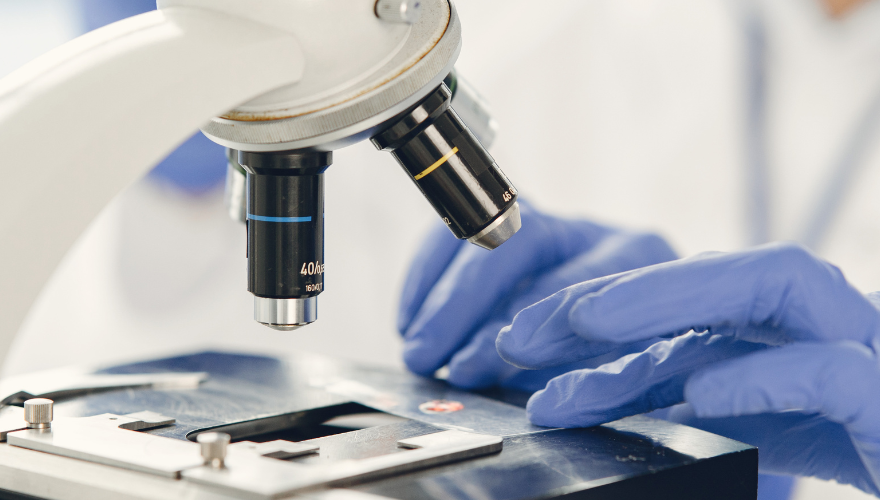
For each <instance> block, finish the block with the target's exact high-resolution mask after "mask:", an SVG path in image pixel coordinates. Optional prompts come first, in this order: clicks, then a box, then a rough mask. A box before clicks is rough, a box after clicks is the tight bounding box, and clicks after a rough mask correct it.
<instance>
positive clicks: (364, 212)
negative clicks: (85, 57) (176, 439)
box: [0, 0, 880, 498]
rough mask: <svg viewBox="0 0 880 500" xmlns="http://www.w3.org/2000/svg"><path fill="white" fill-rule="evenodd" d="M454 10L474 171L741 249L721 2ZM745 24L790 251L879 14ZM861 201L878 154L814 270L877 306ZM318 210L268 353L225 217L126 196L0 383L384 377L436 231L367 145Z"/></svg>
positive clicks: (777, 214) (871, 65)
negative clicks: (309, 293)
mask: <svg viewBox="0 0 880 500" xmlns="http://www.w3.org/2000/svg"><path fill="white" fill-rule="evenodd" d="M457 3H458V7H459V11H460V15H461V17H462V23H463V29H464V48H463V52H462V56H461V59H460V62H459V64H458V68H459V70H460V72H461V74H462V75H463V76H464V77H465V78H467V79H468V80H469V81H470V82H471V83H472V84H474V86H475V87H476V88H478V89H479V90H480V91H481V93H482V94H484V96H485V97H486V98H487V99H488V100H489V101H490V103H491V104H492V106H493V109H494V112H495V116H496V118H497V119H498V121H499V123H500V125H501V130H500V133H499V135H498V138H497V142H496V144H495V146H494V147H493V149H492V153H493V155H494V156H495V158H496V159H497V160H498V162H499V164H500V165H501V167H502V169H503V170H504V171H505V172H506V173H507V174H508V176H509V177H510V178H511V180H512V181H513V182H514V184H515V185H516V186H517V188H518V189H519V191H520V193H521V194H522V196H524V197H527V198H528V199H530V200H532V201H533V202H534V203H536V204H537V205H538V206H540V207H542V208H544V209H546V210H548V211H552V212H558V213H564V214H569V215H577V216H584V217H590V218H593V219H597V220H600V221H604V222H608V223H612V224H619V225H624V226H629V227H633V228H641V229H648V230H654V231H658V232H660V233H661V234H663V235H664V236H666V237H667V238H668V239H669V240H670V241H671V242H672V244H673V246H674V247H675V248H676V249H677V250H678V251H679V252H680V254H682V255H690V254H693V253H696V252H700V251H705V250H733V249H737V248H742V247H743V246H745V245H746V244H747V239H746V235H747V234H748V227H747V224H748V220H747V217H746V213H747V211H746V207H745V201H744V200H746V199H747V195H748V189H749V187H748V185H747V183H746V181H745V175H744V169H745V167H744V165H745V161H746V160H745V154H744V142H745V137H744V136H745V134H744V129H745V115H744V107H745V102H746V100H747V96H746V95H745V89H744V82H745V81H746V79H745V78H746V75H745V74H744V73H745V71H746V68H747V64H746V62H745V60H744V58H745V56H744V42H743V37H744V35H743V30H742V29H741V26H740V24H739V18H737V16H735V15H734V10H733V9H732V7H731V4H730V3H728V2H727V1H726V0H663V1H661V0H628V1H621V0H591V1H589V2H585V1H583V0H558V1H554V2H547V3H546V4H545V3H540V2H534V1H527V0H459V1H458V2H457ZM0 5H6V4H3V3H0ZM761 8H762V9H764V11H765V19H766V20H767V23H768V27H769V28H770V32H771V33H772V36H771V37H770V39H769V40H768V43H769V48H770V52H769V57H770V60H771V62H772V63H773V64H772V65H771V71H770V82H771V83H770V86H769V87H768V94H769V99H768V102H769V104H768V113H769V116H770V119H769V122H768V123H769V134H768V143H769V162H770V174H769V175H770V180H771V185H770V189H771V195H772V196H771V203H772V205H771V216H772V219H771V220H772V232H773V236H774V237H775V238H778V239H791V238H794V237H796V235H797V234H798V231H799V228H800V227H801V226H802V225H803V224H805V221H804V218H805V217H806V215H807V214H808V213H809V209H810V207H811V204H814V203H815V199H816V192H817V190H819V189H820V187H821V186H822V185H823V183H824V182H825V179H826V178H827V176H828V175H829V171H828V170H829V168H830V167H831V164H832V158H833V157H834V156H835V155H836V154H838V151H837V150H838V149H839V148H840V147H841V145H842V142H843V140H844V138H845V137H846V136H847V135H848V134H850V133H851V130H850V129H851V128H852V127H853V126H854V124H855V121H856V119H857V116H858V114H859V113H860V112H861V111H862V110H863V109H864V107H865V106H866V103H867V102H868V101H869V100H870V98H871V96H872V95H873V94H874V93H876V92H877V91H878V89H880V29H877V26H880V2H869V3H868V4H867V5H865V6H864V7H862V8H860V10H858V11H857V12H856V13H854V14H853V15H852V16H850V17H849V18H847V19H845V20H844V21H841V22H837V23H830V22H828V20H827V19H826V18H825V16H824V14H823V13H822V11H821V10H820V9H819V7H818V5H816V2H815V0H767V1H766V2H764V3H763V4H762V6H761ZM0 56H2V54H0ZM878 188H880V135H878V137H877V138H876V141H874V142H873V146H872V148H871V152H870V154H869V155H868V157H867V159H866V161H865V162H864V165H863V168H862V171H861V172H860V174H859V176H858V182H856V183H855V187H854V189H853V190H852V191H851V192H850V193H849V194H848V196H847V199H846V203H845V205H844V206H843V207H842V209H841V212H840V214H839V215H840V216H839V217H838V218H837V219H835V223H834V226H833V230H832V232H831V233H830V235H829V238H828V239H827V241H828V244H827V246H826V247H824V248H822V249H821V250H820V253H821V255H822V256H824V257H826V258H828V259H829V260H831V261H832V262H834V263H835V264H837V265H839V266H840V267H841V268H842V269H843V270H844V272H845V273H846V275H847V277H848V278H849V279H850V280H851V281H852V282H853V283H855V284H856V285H857V286H858V287H860V289H862V290H863V291H872V290H880V258H878V256H880V199H878V197H877V196H875V195H874V192H875V190H877V189H878ZM326 199H327V201H326V220H327V239H326V261H327V264H328V265H327V276H326V291H325V292H324V293H323V294H322V295H321V296H320V299H319V303H320V307H319V321H318V322H317V323H316V324H314V325H311V326H309V327H307V328H304V329H301V330H299V331H296V332H293V333H279V332H274V331H270V330H268V329H266V328H264V327H261V326H259V325H257V324H255V323H254V322H253V320H252V319H251V315H252V312H251V310H252V309H251V308H252V304H251V298H250V295H249V294H248V293H247V292H246V289H245V288H246V276H245V268H246V261H245V258H244V249H245V242H244V230H243V228H242V227H241V226H238V225H236V224H235V223H232V222H230V221H228V220H227V219H226V215H225V213H224V211H223V210H222V208H221V195H220V193H219V192H217V193H213V194H209V195H206V196H203V197H199V198H192V197H186V196H183V195H181V194H180V193H178V192H175V191H174V190H173V189H170V188H168V187H163V186H159V185H157V184H155V183H152V182H150V181H144V182H141V183H139V184H137V185H136V186H134V187H133V188H131V189H130V190H128V191H127V192H125V193H123V194H122V195H121V196H120V197H119V198H118V199H117V200H116V202H114V204H113V205H112V206H110V207H109V208H108V209H107V211H105V213H104V214H103V215H102V216H101V218H100V219H98V220H97V221H96V222H95V224H94V225H93V226H92V227H91V228H90V230H89V231H88V233H87V234H86V235H84V237H83V238H82V239H81V241H80V242H79V243H78V245H77V247H76V248H75V249H74V251H73V252H72V253H71V254H70V255H69V256H68V258H67V259H66V260H65V261H64V263H63V264H62V266H61V268H60V269H59V272H58V273H57V274H56V276H55V277H54V278H53V280H52V282H51V283H50V285H49V286H48V287H47V289H46V290H45V292H44V293H43V295H42V296H41V298H40V300H39V302H38V304H37V305H36V307H35V308H34V310H33V311H32V314H31V316H30V317H29V319H28V321H27V323H26V324H25V326H24V328H23V330H22V332H21V334H20V335H19V337H18V339H17V340H16V344H15V346H14V350H13V353H12V355H11V356H10V359H9V360H8V361H7V362H6V365H5V367H4V370H5V372H6V373H16V372H23V371H26V370H28V369H34V368H38V367H39V366H40V365H35V364H34V360H35V359H36V354H37V353H39V354H40V355H41V356H42V359H43V361H42V362H43V363H44V364H43V365H42V366H54V365H57V364H62V363H69V362H83V361H85V362H112V361H116V360H118V359H120V358H136V357H146V356H152V355H156V354H161V353H165V352H175V351H180V350H181V349H195V348H198V347H200V346H207V345H219V346H226V347H229V348H236V349H247V350H251V351H256V352H266V353H283V352H285V351H288V350H293V349H305V350H313V351H318V352H325V353H331V354H334V355H338V356H343V357H347V358H352V359H358V360H362V361H369V362H382V363H386V364H398V365H399V364H400V361H399V359H400V356H399V353H400V344H399V339H398V338H397V333H396V332H395V329H394V319H395V313H396V311H395V310H396V301H397V296H398V293H399V289H400V286H401V284H402V281H403V277H404V274H405V272H406V268H407V266H408V263H409V261H410V259H411V258H412V255H413V254H414V253H415V251H416V249H417V247H418V244H419V241H420V239H421V237H422V236H423V234H424V233H425V231H426V230H427V227H428V225H429V224H432V223H435V219H436V216H435V215H434V214H433V212H432V211H431V209H430V208H429V207H428V205H427V202H426V201H425V200H423V199H422V198H421V195H420V194H419V193H418V192H417V191H416V189H415V188H414V187H413V186H412V185H411V183H410V181H408V180H407V179H406V177H405V176H404V175H403V173H402V172H400V171H399V167H398V166H397V165H396V164H395V163H394V162H393V160H392V159H391V158H390V157H388V156H386V155H385V154H384V153H379V152H376V151H375V150H374V148H373V147H372V146H371V145H369V144H360V145H357V146H354V147H352V148H349V149H346V150H343V151H340V152H337V154H336V155H335V159H334V166H332V167H331V168H330V169H329V170H328V173H327V198H326ZM173 248H176V249H178V250H177V251H173V252H172V251H170V250H171V249H173ZM799 494H800V495H801V496H800V498H808V497H807V496H804V495H807V493H803V492H802V493H799ZM834 495H835V498H843V497H841V496H840V495H842V493H840V492H839V491H835V492H834Z"/></svg>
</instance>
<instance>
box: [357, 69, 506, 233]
mask: <svg viewBox="0 0 880 500" xmlns="http://www.w3.org/2000/svg"><path fill="white" fill-rule="evenodd" d="M451 99H452V93H451V92H450V90H449V88H448V87H447V86H446V84H441V85H440V87H438V88H437V90H435V91H434V92H432V93H431V94H430V95H428V97H426V98H425V99H423V100H422V101H421V102H420V103H419V104H417V105H416V106H415V107H413V108H411V109H410V110H408V111H406V112H404V113H402V114H401V115H399V116H397V117H396V118H395V119H394V120H392V123H393V124H392V125H391V126H390V127H388V128H387V129H385V130H384V131H382V132H380V133H379V134H377V135H376V136H374V137H373V138H372V142H373V144H374V145H375V146H376V147H377V148H378V149H380V150H382V151H389V152H391V154H392V155H393V156H394V158H395V159H396V160H397V162H398V163H400V165H401V166H402V167H403V169H404V170H405V171H406V172H407V173H408V174H409V175H410V178H412V179H413V182H415V183H416V185H417V186H418V187H419V189H420V190H421V191H422V193H423V194H424V195H425V197H426V198H427V199H428V201H429V202H430V203H431V205H433V207H434V209H435V210H436V211H437V213H438V214H439V215H440V217H441V218H442V219H443V221H444V222H445V223H446V224H447V226H448V227H449V229H450V230H451V231H452V233H453V234H454V235H455V236H456V238H459V239H466V240H468V241H470V242H471V243H474V244H476V245H479V246H481V247H483V248H487V249H489V250H492V249H494V248H496V247H498V246H499V245H501V244H502V243H504V242H505V241H507V239H508V238H510V237H511V236H513V234H514V233H516V232H517V231H518V230H519V228H520V226H521V222H520V216H519V205H518V204H517V203H516V198H517V193H516V189H515V188H514V187H513V185H512V184H511V183H510V181H509V180H508V179H507V177H506V176H505V175H504V173H503V172H501V169H499V168H498V165H497V164H496V163H495V160H494V159H493V158H492V157H491V156H490V155H489V153H488V152H487V151H486V150H485V148H483V146H482V145H481V144H480V141H478V140H477V138H476V137H474V135H473V134H472V133H471V132H470V130H468V128H467V126H465V124H464V123H463V122H462V120H461V119H460V118H459V116H458V115H457V114H456V113H455V111H454V110H453V109H452V108H451V107H450V105H449V104H450V101H451Z"/></svg>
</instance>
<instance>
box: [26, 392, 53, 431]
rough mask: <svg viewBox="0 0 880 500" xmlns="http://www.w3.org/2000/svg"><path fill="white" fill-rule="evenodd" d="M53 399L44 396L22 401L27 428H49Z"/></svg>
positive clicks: (50, 425)
mask: <svg viewBox="0 0 880 500" xmlns="http://www.w3.org/2000/svg"><path fill="white" fill-rule="evenodd" d="M54 404H55V403H54V401H52V400H51V399H45V398H35V399H28V400H27V401H25V402H24V421H25V422H27V426H28V429H49V428H51V427H52V406H53V405H54Z"/></svg>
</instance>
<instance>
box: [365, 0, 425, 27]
mask: <svg viewBox="0 0 880 500" xmlns="http://www.w3.org/2000/svg"><path fill="white" fill-rule="evenodd" d="M421 13H422V0H378V1H377V2H376V17H378V18H379V19H381V20H383V21H388V22H391V23H406V24H415V23H416V22H417V21H418V20H419V14H421Z"/></svg>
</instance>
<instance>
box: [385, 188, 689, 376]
mask: <svg viewBox="0 0 880 500" xmlns="http://www.w3.org/2000/svg"><path fill="white" fill-rule="evenodd" d="M520 205H521V213H522V229H521V230H520V231H519V233H517V234H516V235H514V236H513V237H512V238H511V239H510V240H509V241H508V242H506V243H505V244H503V245H501V247H499V248H497V249H496V250H493V251H491V252H490V251H488V250H484V249H482V248H479V247H477V246H474V245H471V244H469V243H465V242H462V241H459V240H457V239H455V237H454V236H452V234H450V232H449V230H448V229H447V228H445V227H441V226H438V227H437V228H436V229H435V230H434V231H433V232H432V233H431V235H430V237H429V238H428V239H427V241H426V242H425V244H424V246H423V248H422V250H421V251H420V252H419V253H418V255H417V257H416V261H415V262H414V263H413V265H412V268H411V270H410V273H409V276H408V278H407V280H406V283H405V285H404V289H403V296H402V299H401V306H400V316H399V319H398V328H399V329H400V331H401V333H403V335H404V360H405V361H406V364H407V366H409V368H410V369H411V370H412V371H414V372H416V373H419V374H422V375H427V376H430V375H433V374H434V372H435V371H436V370H437V369H439V368H441V367H443V366H444V365H448V367H449V376H448V381H449V382H450V383H452V384H454V385H456V386H459V387H466V388H482V387H489V386H494V385H503V386H506V387H514V388H518V389H522V390H531V391H534V390H537V389H540V388H542V387H544V385H545V384H546V382H547V381H548V380H549V379H550V378H552V377H554V376H556V375H558V374H560V373H564V372H565V371H567V370H570V369H573V368H575V367H584V366H598V365H599V364H601V363H602V362H604V361H605V359H598V360H588V361H583V360H584V359H586V358H595V357H597V356H600V355H602V354H606V353H609V352H610V351H613V350H615V349H618V350H619V349H620V346H618V345H617V344H605V345H591V346H589V347H588V348H586V349H582V350H581V351H579V352H577V353H572V354H573V356H571V360H572V361H577V362H578V363H577V365H576V366H555V367H553V368H552V369H550V370H547V371H543V372H541V373H535V372H533V371H523V370H520V369H518V368H515V367H513V366H510V365H508V364H507V363H505V362H504V361H502V360H501V358H500V357H499V356H498V353H497V351H496V350H495V338H496V336H497V335H498V331H499V330H500V329H501V328H502V327H504V326H506V325H508V324H510V321H511V320H512V319H513V316H514V314H515V313H516V312H517V311H519V310H521V309H522V308H523V307H526V306H528V305H531V304H533V303H535V302H537V301H539V300H541V299H543V298H545V297H547V296H549V295H551V294H553V293H555V292H557V291H559V290H561V289H563V288H565V287H567V286H569V285H572V284H574V283H579V282H581V281H584V280H588V279H592V278H595V277H597V276H605V275H608V274H613V273H618V272H622V271H626V270H628V269H635V268H637V267H641V266H646V265H650V264H655V263H658V262H665V261H668V260H670V259H674V258H675V257H676V256H675V252H673V251H672V249H670V247H669V245H667V244H666V242H664V241H663V240H662V239H661V238H659V237H658V236H655V235H651V234H644V233H631V232H624V231H620V230H615V229H612V228H609V227H606V226H601V225H598V224H593V223H591V222H587V221H583V220H569V219H561V218H557V217H551V216H549V215H545V214H543V213H541V212H538V211H537V210H535V209H534V208H532V207H531V206H529V205H528V204H527V203H525V202H520ZM636 347H638V346H636ZM625 349H626V348H625ZM625 349H624V350H623V351H621V352H626V351H625ZM630 349H632V348H630ZM575 354H576V355H575ZM614 354H615V353H612V354H611V355H610V356H609V358H608V359H616V357H619V355H620V352H617V353H616V354H617V356H614Z"/></svg>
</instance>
